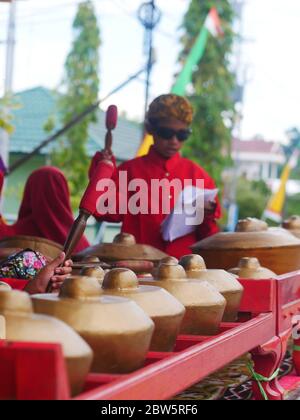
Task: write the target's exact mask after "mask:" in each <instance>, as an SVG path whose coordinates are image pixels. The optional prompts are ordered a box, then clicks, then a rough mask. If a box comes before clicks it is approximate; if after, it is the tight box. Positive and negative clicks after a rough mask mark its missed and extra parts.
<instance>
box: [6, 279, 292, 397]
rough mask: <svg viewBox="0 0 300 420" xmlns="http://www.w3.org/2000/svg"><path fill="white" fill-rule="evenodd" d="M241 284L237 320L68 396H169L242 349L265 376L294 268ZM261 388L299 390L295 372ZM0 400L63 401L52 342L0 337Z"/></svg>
mask: <svg viewBox="0 0 300 420" xmlns="http://www.w3.org/2000/svg"><path fill="white" fill-rule="evenodd" d="M242 284H243V285H244V288H245V293H244V297H243V301H242V304H241V312H240V316H239V320H238V322H236V323H224V324H222V325H221V330H220V333H219V334H218V335H216V336H213V337H200V336H179V337H178V340H177V343H176V347H175V350H174V352H172V353H149V354H148V357H147V360H146V363H145V366H144V367H143V368H142V369H139V370H138V371H136V372H133V373H131V374H128V375H103V374H90V375H89V376H88V378H87V381H86V386H85V390H84V392H83V393H82V394H80V395H78V396H77V397H76V398H75V399H76V400H103V399H105V400H116V399H121V400H138V399H143V400H156V399H160V400H161V399H169V398H172V397H173V396H175V395H177V394H179V393H180V392H182V391H183V390H185V389H187V388H189V387H190V386H192V385H193V384H195V383H197V382H199V381H201V380H202V379H203V378H205V377H206V376H208V375H210V374H212V373H213V372H215V371H217V370H219V369H220V368H222V367H224V366H226V365H227V364H229V363H230V362H232V361H233V360H235V359H237V358H238V357H240V356H242V355H244V354H245V353H247V352H249V351H251V353H252V356H253V362H254V370H255V372H256V373H257V374H260V375H262V376H263V377H265V378H271V377H272V375H273V374H274V372H276V371H277V370H278V368H279V366H280V364H281V362H282V359H283V358H284V355H285V352H286V348H287V342H288V339H289V337H290V336H291V331H292V320H293V318H294V317H295V316H296V315H299V314H300V272H298V273H291V274H287V275H285V276H282V277H280V278H278V279H270V280H261V281H255V280H244V281H242ZM298 322H299V321H298ZM299 341H300V340H299ZM299 354H300V353H299ZM296 356H297V353H296ZM299 359H300V357H298V358H297V357H296V358H295V364H296V366H295V368H296V371H297V372H298V374H299V373H300V360H299ZM261 386H262V388H263V389H264V391H265V393H266V396H267V398H268V399H270V400H282V399H284V397H285V395H286V393H287V392H288V391H290V390H293V389H295V388H297V387H300V377H299V376H297V374H296V373H295V375H293V376H288V377H284V378H282V379H281V380H278V379H277V378H273V379H272V380H270V381H268V382H261ZM253 391H254V398H255V399H263V398H264V397H263V395H262V392H261V389H260V387H259V386H258V383H257V382H255V381H254V382H253ZM0 399H34V400H37V399H53V400H57V399H60V400H64V399H70V391H69V386H68V381H67V376H66V369H65V365H64V361H63V357H62V354H61V350H60V346H57V345H50V344H26V343H8V342H6V341H2V342H1V341H0Z"/></svg>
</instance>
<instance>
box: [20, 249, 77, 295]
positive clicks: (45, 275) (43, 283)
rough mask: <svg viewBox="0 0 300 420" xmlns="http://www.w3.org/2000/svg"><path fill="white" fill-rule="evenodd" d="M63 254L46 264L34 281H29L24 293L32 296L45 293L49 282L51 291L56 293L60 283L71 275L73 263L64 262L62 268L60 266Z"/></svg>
mask: <svg viewBox="0 0 300 420" xmlns="http://www.w3.org/2000/svg"><path fill="white" fill-rule="evenodd" d="M65 256H66V255H65V253H64V252H62V253H61V254H60V255H59V256H58V257H56V258H55V259H54V260H53V261H51V262H50V263H49V264H47V265H46V266H45V267H44V268H42V269H41V270H40V272H39V273H38V274H37V275H36V276H35V278H34V279H32V280H30V281H29V283H28V284H27V286H26V287H25V289H24V291H25V292H27V293H29V294H31V295H33V294H37V293H45V292H46V289H47V286H48V284H49V282H51V290H52V291H53V293H56V292H57V291H58V290H59V289H60V287H61V285H62V283H63V282H64V281H65V280H66V279H67V278H68V277H70V275H71V272H72V265H73V262H72V261H71V260H68V261H65V263H64V265H63V267H60V265H61V264H62V263H63V262H64V259H65Z"/></svg>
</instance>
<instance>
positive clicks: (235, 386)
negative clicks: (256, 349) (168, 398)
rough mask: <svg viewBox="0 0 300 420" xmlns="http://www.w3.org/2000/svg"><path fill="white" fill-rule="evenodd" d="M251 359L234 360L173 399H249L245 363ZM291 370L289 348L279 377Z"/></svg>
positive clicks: (299, 395) (296, 396)
mask: <svg viewBox="0 0 300 420" xmlns="http://www.w3.org/2000/svg"><path fill="white" fill-rule="evenodd" d="M250 360H251V356H250V354H249V355H247V356H244V357H242V358H241V359H238V360H236V361H235V362H233V363H231V364H230V365H228V366H226V368H224V369H222V370H220V371H218V372H216V373H214V374H213V375H211V376H209V377H207V378H205V379H203V381H201V382H199V383H198V384H196V385H194V386H192V387H191V388H189V389H188V390H186V391H184V392H183V393H181V394H180V395H178V396H176V397H175V398H174V399H175V400H197V401H201V400H229V401H239V400H251V399H252V397H253V394H252V381H251V374H250V372H249V370H248V367H247V363H248V362H249V361H250ZM292 370H293V355H292V352H291V351H290V350H288V351H287V354H286V356H285V358H284V361H283V363H282V365H281V368H280V374H279V378H281V377H282V376H285V375H288V374H290V373H291V372H292ZM299 398H300V391H299V390H297V391H296V392H294V393H292V394H291V395H289V396H287V397H286V399H293V400H297V399H299Z"/></svg>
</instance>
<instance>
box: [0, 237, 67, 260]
mask: <svg viewBox="0 0 300 420" xmlns="http://www.w3.org/2000/svg"><path fill="white" fill-rule="evenodd" d="M2 248H11V249H12V250H13V251H14V252H15V251H17V250H22V249H26V248H30V249H32V250H33V251H38V252H40V253H41V254H43V255H44V256H45V257H47V258H49V259H51V260H52V259H54V258H56V257H57V256H58V255H59V254H60V252H61V251H62V246H61V245H59V244H57V243H56V242H53V241H50V240H49V239H45V238H38V237H35V236H25V235H19V236H11V237H7V238H3V239H2V240H1V241H0V256H1V249H2ZM14 252H12V253H14ZM10 255H11V254H10Z"/></svg>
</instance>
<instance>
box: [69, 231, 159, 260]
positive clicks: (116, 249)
mask: <svg viewBox="0 0 300 420" xmlns="http://www.w3.org/2000/svg"><path fill="white" fill-rule="evenodd" d="M88 257H98V258H99V259H100V260H101V261H104V262H111V261H124V260H129V261H151V262H153V263H158V262H159V261H160V260H161V259H162V258H164V257H167V255H166V254H165V253H164V252H161V251H160V250H158V249H156V248H154V247H152V246H149V245H141V244H137V243H136V240H135V238H134V236H133V235H130V234H127V233H121V234H119V235H117V236H116V237H115V239H114V241H113V243H111V244H109V243H104V244H99V245H95V246H92V247H89V248H86V249H84V250H83V251H81V252H79V253H78V254H76V255H74V257H73V259H74V261H84V260H86V258H88Z"/></svg>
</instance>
